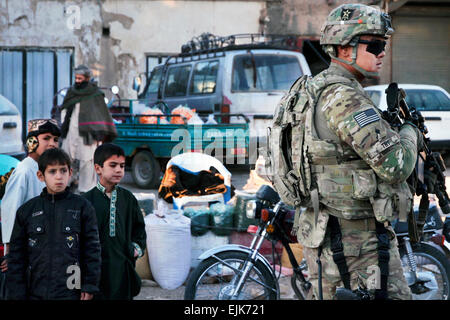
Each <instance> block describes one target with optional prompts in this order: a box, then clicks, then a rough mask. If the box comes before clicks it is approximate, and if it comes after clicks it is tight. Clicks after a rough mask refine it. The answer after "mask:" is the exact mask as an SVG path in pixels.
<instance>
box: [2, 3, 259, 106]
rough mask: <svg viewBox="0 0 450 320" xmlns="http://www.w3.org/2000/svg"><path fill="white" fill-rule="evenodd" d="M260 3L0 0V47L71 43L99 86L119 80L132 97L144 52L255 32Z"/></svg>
mask: <svg viewBox="0 0 450 320" xmlns="http://www.w3.org/2000/svg"><path fill="white" fill-rule="evenodd" d="M264 7H265V1H261V0H259V1H218V0H216V1H151V0H128V1H125V0H102V1H100V0H98V1H96V0H83V1H82V0H72V1H58V0H33V1H30V0H0V46H6V47H71V48H73V49H74V63H75V65H78V64H81V63H83V64H86V65H89V66H90V67H91V68H93V69H94V74H95V75H96V77H97V78H98V79H99V83H100V85H102V86H109V85H113V84H118V85H119V87H120V88H121V93H120V94H121V96H122V97H128V98H134V97H136V93H135V92H134V91H132V90H131V81H132V79H133V77H134V76H135V75H137V74H138V73H139V72H145V71H146V59H145V53H150V52H168V53H170V52H179V51H180V48H181V45H182V44H184V43H186V42H188V41H189V40H191V39H192V37H194V36H199V35H200V34H201V33H203V32H210V33H213V34H216V35H229V34H236V33H257V32H258V31H259V25H260V24H259V17H260V11H261V10H262V9H263V8H264ZM73 8H75V9H77V8H78V9H79V15H78V13H77V12H73V11H71V9H73ZM77 17H78V18H79V20H77Z"/></svg>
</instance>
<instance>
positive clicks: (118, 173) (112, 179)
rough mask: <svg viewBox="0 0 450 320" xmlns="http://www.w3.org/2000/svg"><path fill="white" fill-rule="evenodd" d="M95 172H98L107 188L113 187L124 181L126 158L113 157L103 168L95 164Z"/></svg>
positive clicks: (101, 181)
mask: <svg viewBox="0 0 450 320" xmlns="http://www.w3.org/2000/svg"><path fill="white" fill-rule="evenodd" d="M94 166H95V172H97V174H98V176H99V178H100V183H101V184H102V186H104V187H105V188H108V187H113V186H115V185H116V184H118V183H119V182H120V180H122V178H123V176H124V175H125V157H124V156H117V155H113V156H111V157H109V158H108V159H107V160H106V161H105V162H104V163H103V167H101V166H100V165H98V164H95V165H94Z"/></svg>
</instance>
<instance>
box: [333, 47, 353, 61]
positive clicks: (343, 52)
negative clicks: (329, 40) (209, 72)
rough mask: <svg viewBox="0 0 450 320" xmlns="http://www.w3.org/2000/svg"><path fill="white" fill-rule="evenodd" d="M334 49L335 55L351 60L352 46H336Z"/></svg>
mask: <svg viewBox="0 0 450 320" xmlns="http://www.w3.org/2000/svg"><path fill="white" fill-rule="evenodd" d="M336 51H337V57H338V58H341V59H344V60H348V61H352V51H353V47H351V46H337V47H336Z"/></svg>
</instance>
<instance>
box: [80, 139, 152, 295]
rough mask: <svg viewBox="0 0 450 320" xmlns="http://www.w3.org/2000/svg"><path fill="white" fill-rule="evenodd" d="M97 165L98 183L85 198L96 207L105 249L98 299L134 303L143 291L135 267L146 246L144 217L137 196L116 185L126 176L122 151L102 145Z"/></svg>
mask: <svg viewBox="0 0 450 320" xmlns="http://www.w3.org/2000/svg"><path fill="white" fill-rule="evenodd" d="M94 166H95V171H96V173H97V175H98V177H99V181H98V183H97V186H96V187H94V188H92V189H91V190H89V191H88V192H86V193H85V194H84V195H83V196H84V197H86V198H87V199H88V200H89V201H90V202H91V203H92V205H93V206H94V208H95V211H96V214H97V222H98V231H99V236H100V243H101V247H102V274H101V280H100V292H101V293H100V294H99V295H97V296H95V298H96V299H107V300H132V299H133V297H135V296H136V295H138V294H139V292H140V289H141V279H140V277H139V275H138V274H137V273H136V270H135V266H136V259H137V258H138V257H141V256H142V255H143V254H144V251H145V247H146V233H145V223H144V218H143V216H142V213H141V210H140V208H139V205H138V202H137V200H136V198H135V197H134V195H133V194H132V193H131V192H130V191H128V190H126V189H124V188H122V187H119V186H118V185H117V184H118V183H119V182H120V180H121V179H122V178H123V176H124V174H125V154H124V151H123V149H122V148H121V147H119V146H117V145H115V144H112V143H105V144H102V145H101V146H99V147H98V148H97V149H96V150H95V153H94Z"/></svg>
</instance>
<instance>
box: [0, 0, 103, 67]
mask: <svg viewBox="0 0 450 320" xmlns="http://www.w3.org/2000/svg"><path fill="white" fill-rule="evenodd" d="M68 5H78V6H79V7H80V18H81V19H80V22H81V24H80V28H79V29H71V28H69V27H68V25H67V19H68V16H67V15H66V13H65V9H66V7H67V6H68ZM99 13H100V8H99V6H98V4H97V1H81V0H75V1H70V2H66V1H29V0H0V45H1V46H8V47H72V48H74V49H75V62H76V63H79V62H81V61H83V62H84V63H86V64H89V65H91V64H93V63H95V62H96V61H98V59H99V58H100V46H99V44H100V37H101V20H100V14H99Z"/></svg>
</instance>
